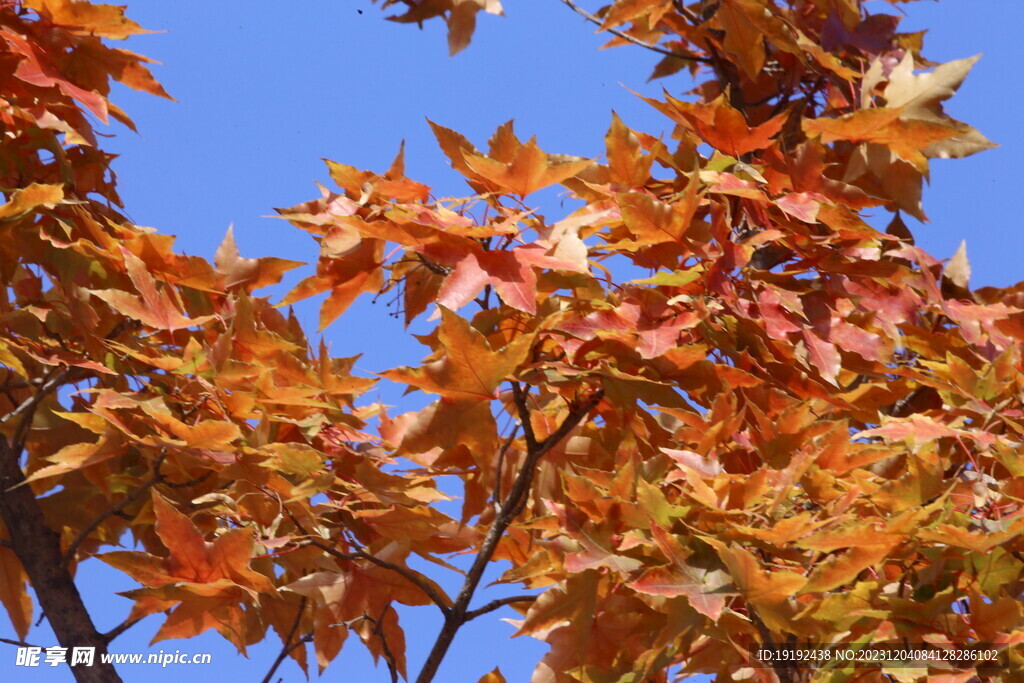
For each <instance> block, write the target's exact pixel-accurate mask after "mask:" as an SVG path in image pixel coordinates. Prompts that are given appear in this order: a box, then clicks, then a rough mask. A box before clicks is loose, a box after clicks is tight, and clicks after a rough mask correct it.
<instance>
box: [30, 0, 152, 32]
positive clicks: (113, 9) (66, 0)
mask: <svg viewBox="0 0 1024 683" xmlns="http://www.w3.org/2000/svg"><path fill="white" fill-rule="evenodd" d="M25 6H26V7H30V8H32V9H34V10H36V11H37V12H39V13H40V14H41V15H42V16H44V17H46V18H47V19H49V20H50V21H51V22H53V24H55V25H56V26H61V27H64V28H68V29H71V30H72V31H73V32H76V33H78V32H81V33H82V34H85V35H94V36H102V37H103V38H112V39H114V40H124V39H125V38H127V37H129V36H131V35H135V34H137V33H149V31H146V30H145V29H143V28H142V27H141V26H139V25H138V24H136V23H135V22H134V21H132V20H131V19H128V18H127V17H125V16H124V9H125V8H124V7H118V6H117V5H94V4H92V3H91V2H86V1H85V0H26V1H25Z"/></svg>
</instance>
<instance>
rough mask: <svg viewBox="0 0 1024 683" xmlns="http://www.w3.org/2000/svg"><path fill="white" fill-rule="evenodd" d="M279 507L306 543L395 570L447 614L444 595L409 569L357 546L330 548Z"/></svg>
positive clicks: (332, 554)
mask: <svg viewBox="0 0 1024 683" xmlns="http://www.w3.org/2000/svg"><path fill="white" fill-rule="evenodd" d="M281 508H282V509H283V510H284V511H285V514H286V515H288V517H289V518H290V519H291V521H292V524H294V525H295V527H296V528H297V529H298V530H299V531H301V532H302V535H303V536H305V537H306V543H308V544H309V545H311V546H313V547H314V548H319V549H320V550H322V551H324V552H325V553H327V554H328V555H330V556H331V557H335V558H337V559H339V560H346V561H352V560H356V559H362V560H366V561H367V562H371V563H373V564H375V565H377V566H378V567H381V568H382V569H388V570H390V571H393V572H395V573H396V574H399V575H400V576H402V577H404V578H405V580H407V581H408V582H409V583H411V584H413V585H414V586H416V587H417V588H419V589H420V590H421V591H423V593H424V595H426V596H427V597H428V598H430V600H431V602H433V603H434V604H435V605H437V607H438V609H440V610H441V613H442V614H444V615H445V616H446V617H447V616H448V610H449V607H448V602H449V601H448V600H445V598H444V596H443V595H441V594H440V593H438V592H437V590H436V589H435V588H434V587H433V586H431V585H430V584H429V583H427V582H425V581H423V580H422V579H421V578H420V577H419V576H417V575H416V574H414V573H413V572H412V571H411V570H409V569H406V568H405V567H403V566H401V565H398V564H395V563H394V562H388V561H387V560H382V559H380V558H379V557H377V556H375V555H371V554H370V553H368V552H366V551H365V550H363V549H362V548H358V549H356V550H355V551H354V552H351V553H344V552H342V551H340V550H338V549H337V548H332V547H331V546H329V545H327V544H326V543H321V542H320V541H317V540H316V539H315V538H314V536H313V534H311V533H310V532H309V530H308V529H306V527H305V526H303V524H302V522H300V521H299V519H298V518H297V517H296V516H295V515H294V514H293V513H292V511H291V510H289V509H288V508H287V506H285V505H282V506H281Z"/></svg>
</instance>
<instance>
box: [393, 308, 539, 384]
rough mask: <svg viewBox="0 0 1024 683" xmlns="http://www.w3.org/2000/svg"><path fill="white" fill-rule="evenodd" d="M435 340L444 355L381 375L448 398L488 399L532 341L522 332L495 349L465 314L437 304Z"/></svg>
mask: <svg viewBox="0 0 1024 683" xmlns="http://www.w3.org/2000/svg"><path fill="white" fill-rule="evenodd" d="M440 310H441V325H440V328H439V330H438V343H439V346H440V350H441V351H443V355H441V356H440V357H439V358H436V359H435V360H432V361H430V362H428V363H425V364H424V365H423V367H422V368H415V369H414V368H409V367H405V368H396V369H394V370H387V371H385V372H382V373H380V374H381V376H382V377H385V378H387V379H392V380H395V381H396V382H402V383H404V384H409V385H411V386H414V387H417V388H418V389H421V390H423V391H426V392H429V393H433V394H440V395H441V396H443V397H446V398H450V399H462V400H465V399H469V400H473V401H483V400H491V399H494V398H496V397H495V396H494V391H495V389H497V388H498V385H499V384H501V383H502V382H504V381H505V380H506V379H508V377H509V376H510V375H511V374H512V373H513V372H514V371H515V369H516V368H518V367H519V365H520V363H522V362H523V361H524V360H525V358H526V356H527V354H528V353H529V352H530V347H531V345H532V343H533V336H532V335H528V334H527V335H521V336H519V337H518V338H516V339H515V341H513V342H512V343H511V344H509V345H508V346H506V347H504V348H501V349H497V350H494V349H492V348H491V345H490V344H489V343H488V342H487V339H486V338H484V336H483V335H482V334H480V332H478V331H477V330H475V329H474V328H473V327H472V326H471V325H470V324H469V322H468V321H466V319H465V318H462V317H460V316H458V315H456V314H455V313H453V312H452V311H450V310H448V309H447V308H444V307H443V306H442V307H440Z"/></svg>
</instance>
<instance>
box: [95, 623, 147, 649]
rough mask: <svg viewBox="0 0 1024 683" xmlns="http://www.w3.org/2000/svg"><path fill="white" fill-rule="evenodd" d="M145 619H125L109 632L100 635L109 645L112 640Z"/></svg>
mask: <svg viewBox="0 0 1024 683" xmlns="http://www.w3.org/2000/svg"><path fill="white" fill-rule="evenodd" d="M145 618H146V617H139V618H137V619H132V618H128V619H125V620H124V621H122V622H121V623H120V624H118V625H117V626H115V627H114V628H112V629H110V630H109V631H107V632H106V633H104V634H102V636H103V639H104V640H106V641H107V642H108V643H109V642H110V641H112V640H114V639H115V638H117V637H118V636H119V635H121V634H122V633H124V632H125V631H127V630H128V629H130V628H131V627H132V626H135V624H137V623H139V622H140V621H142V620H143V619H145Z"/></svg>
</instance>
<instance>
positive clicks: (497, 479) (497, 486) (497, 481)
mask: <svg viewBox="0 0 1024 683" xmlns="http://www.w3.org/2000/svg"><path fill="white" fill-rule="evenodd" d="M518 433H519V425H515V426H514V427H512V433H511V434H509V435H508V438H507V439H505V443H503V444H502V445H501V449H500V450H499V451H498V464H497V465H496V466H495V470H496V472H495V475H494V505H495V507H499V506H500V505H501V470H502V469H503V468H504V466H505V452H506V451H508V448H509V446H511V445H512V442H513V441H515V438H516V434H518Z"/></svg>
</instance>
